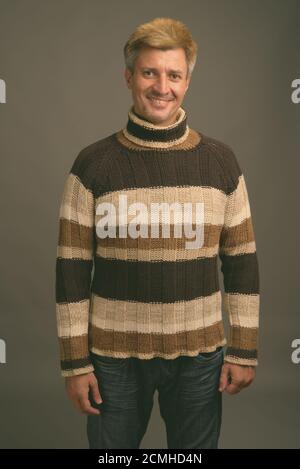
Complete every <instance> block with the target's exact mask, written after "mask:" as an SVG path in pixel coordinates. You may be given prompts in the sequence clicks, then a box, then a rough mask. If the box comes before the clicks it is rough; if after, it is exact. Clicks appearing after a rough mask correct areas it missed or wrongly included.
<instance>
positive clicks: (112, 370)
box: [87, 347, 224, 449]
mask: <svg viewBox="0 0 300 469" xmlns="http://www.w3.org/2000/svg"><path fill="white" fill-rule="evenodd" d="M91 357H92V362H93V365H94V367H95V371H94V373H95V376H96V378H97V380H98V384H99V390H100V394H101V397H102V400H103V402H102V403H101V404H96V403H95V402H94V400H93V399H92V396H91V394H90V395H89V398H90V400H91V402H92V405H93V407H96V408H98V409H99V410H100V414H99V415H89V416H88V417H87V435H88V440H89V447H90V449H109V448H139V446H140V443H141V440H142V438H143V436H144V435H145V433H146V430H147V426H148V422H149V419H150V415H151V411H152V407H153V395H154V393H155V391H156V389H157V390H158V402H159V409H160V414H161V416H162V418H163V420H164V423H165V426H166V434H167V443H168V448H172V449H175V448H176V449H183V448H197V449H203V448H217V445H218V439H219V434H220V427H221V415H222V393H221V392H219V390H218V387H219V378H220V372H221V368H222V364H223V358H224V352H223V348H222V347H219V348H218V349H217V350H216V351H214V352H208V353H199V354H198V355H197V356H195V357H188V356H180V357H177V358H175V359H172V360H166V359H163V358H159V357H155V358H152V359H149V360H142V359H139V358H136V357H130V358H113V357H105V356H103V355H101V356H99V355H96V354H94V353H91Z"/></svg>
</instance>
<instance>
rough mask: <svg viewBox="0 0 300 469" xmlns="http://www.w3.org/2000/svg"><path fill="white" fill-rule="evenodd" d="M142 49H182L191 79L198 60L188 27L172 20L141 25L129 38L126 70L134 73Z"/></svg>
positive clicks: (166, 19)
mask: <svg viewBox="0 0 300 469" xmlns="http://www.w3.org/2000/svg"><path fill="white" fill-rule="evenodd" d="M142 47H154V48H156V49H161V50H167V49H176V48H180V47H182V48H183V49H184V52H185V57H186V61H187V68H188V72H187V76H188V77H190V76H191V74H192V72H193V69H194V67H195V63H196V58H197V44H196V42H195V41H194V40H193V38H192V36H191V33H190V32H189V30H188V28H187V26H186V25H185V24H184V23H182V22H181V21H178V20H173V19H172V18H155V19H154V20H152V21H150V22H148V23H144V24H141V25H140V26H138V27H137V28H136V29H135V30H134V31H133V33H132V34H131V35H130V36H129V38H128V40H127V42H126V44H125V46H124V49H123V53H124V58H125V65H126V68H128V69H129V70H130V72H131V73H133V72H134V64H135V60H136V58H137V56H138V53H139V51H140V49H142Z"/></svg>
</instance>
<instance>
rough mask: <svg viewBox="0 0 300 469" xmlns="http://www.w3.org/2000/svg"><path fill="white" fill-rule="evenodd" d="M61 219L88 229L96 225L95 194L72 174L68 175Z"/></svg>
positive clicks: (60, 212)
mask: <svg viewBox="0 0 300 469" xmlns="http://www.w3.org/2000/svg"><path fill="white" fill-rule="evenodd" d="M59 217H60V218H65V219H66V220H72V221H74V222H77V223H79V224H80V225H84V226H88V227H91V226H93V224H94V197H93V194H92V192H91V191H89V190H88V189H86V188H85V187H84V185H83V184H82V182H81V181H80V180H79V178H78V177H77V176H75V175H74V174H72V173H70V174H69V175H68V177H67V180H66V183H65V186H64V191H63V195H62V201H61V206H60V211H59Z"/></svg>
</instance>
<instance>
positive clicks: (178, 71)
mask: <svg viewBox="0 0 300 469" xmlns="http://www.w3.org/2000/svg"><path fill="white" fill-rule="evenodd" d="M142 70H151V71H152V72H157V68H154V67H142ZM169 72H170V73H179V74H183V71H182V70H169Z"/></svg>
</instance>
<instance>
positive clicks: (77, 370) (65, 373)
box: [61, 365, 94, 377]
mask: <svg viewBox="0 0 300 469" xmlns="http://www.w3.org/2000/svg"><path fill="white" fill-rule="evenodd" d="M92 371H94V367H93V365H88V366H86V367H85V368H74V369H72V370H62V372H61V374H62V376H63V377H66V376H74V375H81V374H84V373H90V372H92Z"/></svg>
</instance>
